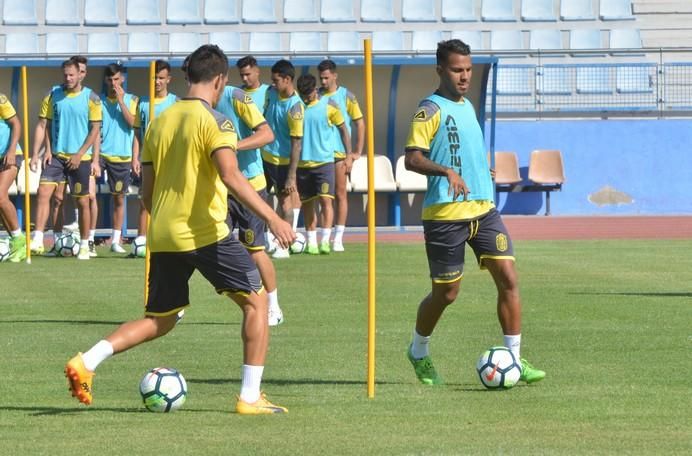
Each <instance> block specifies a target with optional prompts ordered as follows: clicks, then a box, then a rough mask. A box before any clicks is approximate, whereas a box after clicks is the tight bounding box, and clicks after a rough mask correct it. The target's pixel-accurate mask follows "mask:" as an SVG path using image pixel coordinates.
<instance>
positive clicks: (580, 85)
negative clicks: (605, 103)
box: [577, 67, 613, 94]
mask: <svg viewBox="0 0 692 456" xmlns="http://www.w3.org/2000/svg"><path fill="white" fill-rule="evenodd" d="M612 92H613V89H612V85H611V83H610V73H609V68H607V67H578V68H577V93H579V94H606V93H612Z"/></svg>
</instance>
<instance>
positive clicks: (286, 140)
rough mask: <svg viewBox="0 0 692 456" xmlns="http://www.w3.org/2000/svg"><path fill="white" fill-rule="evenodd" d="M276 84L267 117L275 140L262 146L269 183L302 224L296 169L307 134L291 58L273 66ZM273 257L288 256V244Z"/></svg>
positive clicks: (290, 218)
mask: <svg viewBox="0 0 692 456" xmlns="http://www.w3.org/2000/svg"><path fill="white" fill-rule="evenodd" d="M271 72H272V87H270V88H269V90H267V99H266V102H265V107H264V117H265V119H267V122H268V123H269V126H270V127H271V129H272V131H273V132H274V141H273V142H271V143H269V144H267V145H266V146H264V147H263V148H262V160H264V173H265V175H266V177H267V186H268V187H269V189H271V188H273V189H274V193H275V194H276V196H277V197H278V199H279V208H280V210H281V213H282V215H283V217H284V220H286V221H287V222H291V223H292V224H293V229H294V230H295V229H296V227H297V226H298V215H299V214H300V199H299V197H298V191H297V187H296V169H297V167H298V160H300V148H301V139H302V137H303V102H302V101H300V97H298V94H297V93H296V92H295V89H294V87H293V80H294V79H295V74H296V73H295V69H294V68H293V64H291V62H289V61H288V60H279V61H278V62H276V63H275V64H274V65H273V66H272V69H271ZM272 257H273V258H288V257H289V253H288V248H278V247H277V249H276V251H275V252H274V253H273V255H272Z"/></svg>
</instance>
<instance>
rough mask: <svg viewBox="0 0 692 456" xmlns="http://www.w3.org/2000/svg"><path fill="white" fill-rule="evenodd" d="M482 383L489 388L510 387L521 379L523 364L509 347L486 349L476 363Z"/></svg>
mask: <svg viewBox="0 0 692 456" xmlns="http://www.w3.org/2000/svg"><path fill="white" fill-rule="evenodd" d="M476 371H477V372H478V376H479V377H480V379H481V383H482V384H483V386H485V387H486V388H488V389H502V388H503V389H508V388H511V387H513V386H514V385H516V384H517V382H518V381H519V377H520V376H521V365H520V364H519V361H518V360H517V359H516V358H515V357H514V354H512V352H511V351H510V349H509V348H507V347H492V348H490V349H488V350H486V351H485V352H484V353H483V354H482V355H481V357H480V358H479V359H478V363H476Z"/></svg>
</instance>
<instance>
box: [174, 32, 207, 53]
mask: <svg viewBox="0 0 692 456" xmlns="http://www.w3.org/2000/svg"><path fill="white" fill-rule="evenodd" d="M201 43H202V41H201V39H200V36H199V34H198V33H194V32H173V33H171V34H169V35H168V52H175V53H190V52H192V51H194V50H195V49H197V48H198V47H199V46H200V45H201Z"/></svg>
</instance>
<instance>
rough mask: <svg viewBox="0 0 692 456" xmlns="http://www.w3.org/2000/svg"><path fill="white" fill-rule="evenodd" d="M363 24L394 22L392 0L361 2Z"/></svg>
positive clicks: (362, 0)
mask: <svg viewBox="0 0 692 456" xmlns="http://www.w3.org/2000/svg"><path fill="white" fill-rule="evenodd" d="M360 20H361V21H363V22H394V14H393V7H392V0H360Z"/></svg>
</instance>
